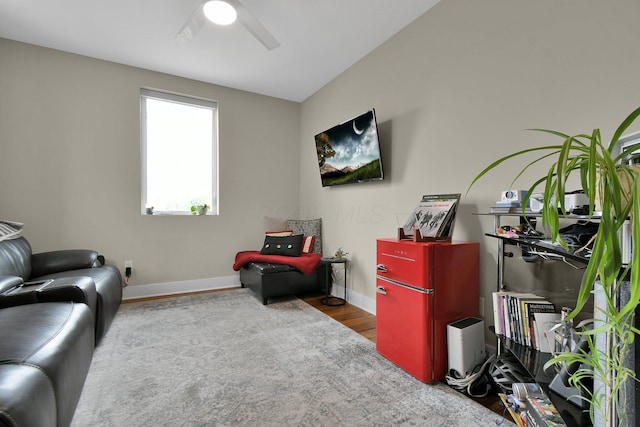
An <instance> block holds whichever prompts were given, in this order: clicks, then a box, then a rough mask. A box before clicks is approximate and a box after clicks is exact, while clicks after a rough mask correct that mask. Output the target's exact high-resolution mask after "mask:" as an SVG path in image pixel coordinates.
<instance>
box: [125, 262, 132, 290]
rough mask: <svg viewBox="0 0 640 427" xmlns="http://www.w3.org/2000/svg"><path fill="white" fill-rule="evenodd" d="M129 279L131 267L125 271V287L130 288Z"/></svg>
mask: <svg viewBox="0 0 640 427" xmlns="http://www.w3.org/2000/svg"><path fill="white" fill-rule="evenodd" d="M129 277H131V267H127V268H125V269H124V287H125V288H126V287H127V286H129Z"/></svg>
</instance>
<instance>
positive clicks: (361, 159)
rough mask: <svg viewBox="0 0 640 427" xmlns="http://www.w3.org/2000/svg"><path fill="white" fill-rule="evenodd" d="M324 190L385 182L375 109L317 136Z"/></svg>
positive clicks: (319, 165)
mask: <svg viewBox="0 0 640 427" xmlns="http://www.w3.org/2000/svg"><path fill="white" fill-rule="evenodd" d="M315 141H316V152H317V154H318V167H319V168H320V178H321V179H322V186H323V187H328V186H332V185H340V184H350V183H356V182H365V181H375V180H381V179H383V173H382V159H381V157H380V141H379V139H378V124H377V122H376V113H375V110H374V109H371V110H369V111H367V112H366V113H363V114H361V115H359V116H357V117H354V118H352V119H350V120H347V121H345V122H343V123H340V124H339V125H336V126H334V127H332V128H331V129H327V130H325V131H324V132H320V133H319V134H317V135H316V136H315Z"/></svg>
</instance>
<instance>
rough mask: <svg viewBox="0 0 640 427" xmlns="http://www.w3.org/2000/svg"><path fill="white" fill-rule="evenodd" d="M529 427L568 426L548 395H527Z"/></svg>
mask: <svg viewBox="0 0 640 427" xmlns="http://www.w3.org/2000/svg"><path fill="white" fill-rule="evenodd" d="M526 425H527V427H562V426H566V424H565V422H564V420H563V419H562V417H561V416H560V414H559V413H558V410H557V409H556V407H555V406H553V403H551V400H549V398H548V397H547V396H546V395H543V396H537V397H534V396H527V422H526Z"/></svg>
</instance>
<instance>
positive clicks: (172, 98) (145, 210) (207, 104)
mask: <svg viewBox="0 0 640 427" xmlns="http://www.w3.org/2000/svg"><path fill="white" fill-rule="evenodd" d="M146 99H155V100H160V101H167V102H175V103H178V104H184V105H188V106H198V107H204V108H207V109H210V110H211V111H212V113H213V114H212V126H213V129H212V141H211V144H212V150H211V153H212V158H211V166H212V174H211V180H212V194H211V198H212V200H211V206H210V209H209V210H208V212H207V215H218V208H219V207H218V170H219V168H218V103H217V102H216V101H212V100H208V99H203V98H195V97H192V96H186V95H178V94H175V93H169V92H161V91H158V90H152V89H144V88H143V89H140V147H141V162H142V165H141V166H142V188H141V190H142V193H141V203H140V205H141V214H142V215H150V214H153V215H192V213H191V211H189V210H187V211H182V210H169V211H167V210H156V209H153V210H152V211H150V210H149V206H148V204H147V163H148V159H147V120H146V118H147V107H146Z"/></svg>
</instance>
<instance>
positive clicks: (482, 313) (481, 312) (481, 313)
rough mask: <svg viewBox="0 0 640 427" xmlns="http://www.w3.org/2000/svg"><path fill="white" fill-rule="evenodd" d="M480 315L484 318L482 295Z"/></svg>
mask: <svg viewBox="0 0 640 427" xmlns="http://www.w3.org/2000/svg"><path fill="white" fill-rule="evenodd" d="M480 317H482V318H484V298H482V297H480Z"/></svg>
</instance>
